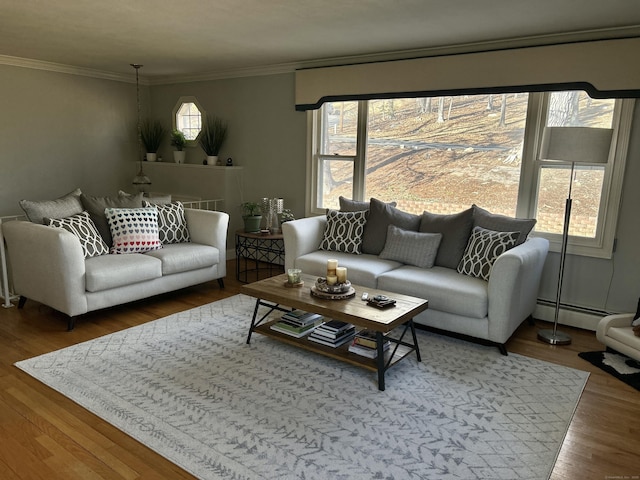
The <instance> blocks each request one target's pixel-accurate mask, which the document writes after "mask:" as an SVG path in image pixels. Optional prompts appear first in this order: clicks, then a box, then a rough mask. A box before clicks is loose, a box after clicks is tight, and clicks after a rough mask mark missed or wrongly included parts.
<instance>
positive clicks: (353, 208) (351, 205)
mask: <svg viewBox="0 0 640 480" xmlns="http://www.w3.org/2000/svg"><path fill="white" fill-rule="evenodd" d="M338 201H339V202H340V211H341V212H361V211H362V210H369V202H360V201H358V200H350V199H348V198H345V197H343V196H340V197H338ZM387 205H391V206H392V207H396V206H397V205H398V204H397V203H396V202H389V203H387Z"/></svg>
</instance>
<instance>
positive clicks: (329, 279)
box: [327, 275, 338, 285]
mask: <svg viewBox="0 0 640 480" xmlns="http://www.w3.org/2000/svg"><path fill="white" fill-rule="evenodd" d="M336 283H338V277H336V276H335V275H327V285H335V284H336Z"/></svg>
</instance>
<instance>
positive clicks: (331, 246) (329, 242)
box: [320, 210, 367, 255]
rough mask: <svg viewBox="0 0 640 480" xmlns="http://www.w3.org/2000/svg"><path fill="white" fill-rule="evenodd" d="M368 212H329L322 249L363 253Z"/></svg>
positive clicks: (321, 244)
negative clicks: (363, 238) (363, 236)
mask: <svg viewBox="0 0 640 480" xmlns="http://www.w3.org/2000/svg"><path fill="white" fill-rule="evenodd" d="M366 221H367V218H366V212H364V211H361V212H338V211H337V210H329V211H328V212H327V225H326V226H325V229H324V235H323V237H322V241H321V242H320V250H330V251H333V252H347V253H355V254H357V255H359V254H360V253H362V233H363V230H364V225H365V222H366Z"/></svg>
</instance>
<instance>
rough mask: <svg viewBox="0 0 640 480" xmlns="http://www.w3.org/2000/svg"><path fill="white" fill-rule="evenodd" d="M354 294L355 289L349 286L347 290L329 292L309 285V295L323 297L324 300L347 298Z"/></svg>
mask: <svg viewBox="0 0 640 480" xmlns="http://www.w3.org/2000/svg"><path fill="white" fill-rule="evenodd" d="M355 295H356V289H355V288H353V287H351V286H349V288H348V290H346V291H344V292H338V293H329V292H323V291H322V290H318V287H317V286H313V287H311V296H314V297H318V298H324V299H326V300H344V299H347V298H353V297H355Z"/></svg>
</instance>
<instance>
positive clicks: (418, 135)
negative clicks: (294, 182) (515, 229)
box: [309, 92, 633, 256]
mask: <svg viewBox="0 0 640 480" xmlns="http://www.w3.org/2000/svg"><path fill="white" fill-rule="evenodd" d="M625 105H626V107H625ZM632 106H633V104H632V101H629V100H625V101H621V100H614V99H607V100H595V99H591V98H589V97H588V96H587V95H586V94H585V93H584V92H555V93H549V94H543V93H532V94H526V93H518V94H502V95H464V96H449V97H433V98H428V97H426V98H399V99H384V100H370V101H344V102H332V103H327V104H325V105H324V106H323V107H322V109H320V110H319V111H317V112H315V113H314V114H312V126H313V141H312V142H311V143H312V145H311V152H310V153H311V155H310V160H311V164H310V166H311V175H309V178H310V179H311V185H310V189H309V191H310V199H309V203H310V205H311V208H310V210H311V212H310V213H320V212H321V211H323V209H325V208H338V197H339V196H340V195H342V196H345V197H348V198H354V199H358V200H365V199H368V198H370V197H376V198H380V199H382V200H385V201H392V200H393V201H396V202H397V203H398V207H399V208H400V209H402V210H405V211H408V212H412V213H422V212H423V211H424V210H427V211H430V212H433V213H455V212H459V211H461V210H464V209H466V208H469V206H470V205H472V204H474V203H475V204H477V205H479V206H481V207H483V208H486V209H488V210H490V211H492V212H494V213H501V214H505V215H512V216H520V217H523V216H528V217H535V218H537V219H538V223H537V225H536V230H535V232H536V235H542V236H546V237H548V238H549V239H550V240H551V241H552V245H554V246H555V243H556V242H557V241H559V236H560V234H561V232H562V220H563V218H564V202H565V199H566V196H567V192H568V187H569V173H570V168H569V166H567V165H563V164H557V163H550V162H543V161H540V160H538V158H537V156H538V154H537V152H538V150H539V142H540V138H541V132H542V129H543V128H544V126H545V125H549V126H593V127H607V128H614V130H615V133H614V142H613V144H614V148H613V149H612V151H614V154H612V156H611V158H610V160H609V163H608V164H606V165H601V166H597V167H591V166H585V167H581V168H579V169H578V170H577V171H576V173H575V182H574V189H573V192H572V197H573V198H574V210H573V212H572V223H571V230H570V234H571V235H572V243H573V244H574V245H579V246H580V248H581V250H580V252H579V253H583V254H589V255H594V256H609V255H610V254H611V250H612V246H613V232H610V237H611V238H610V239H609V240H606V238H605V237H606V235H605V230H606V229H607V227H611V225H605V219H607V218H608V217H609V216H613V218H614V219H615V217H616V216H617V214H616V209H617V205H618V200H619V196H620V186H621V179H622V172H623V171H624V159H625V157H626V142H627V139H626V138H621V137H620V135H618V133H619V132H620V131H623V132H627V136H628V129H621V128H620V125H621V122H623V123H625V122H626V123H627V124H628V123H629V122H630V114H631V110H632ZM623 107H625V108H623ZM623 136H624V135H623ZM614 225H615V220H614Z"/></svg>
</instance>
